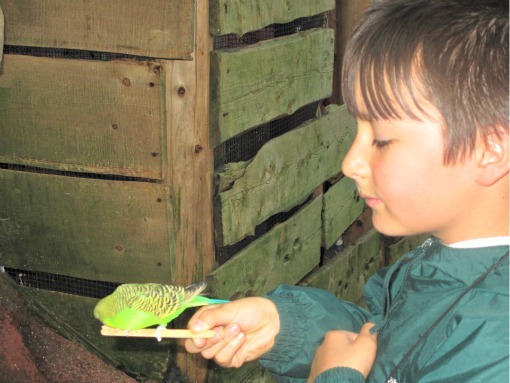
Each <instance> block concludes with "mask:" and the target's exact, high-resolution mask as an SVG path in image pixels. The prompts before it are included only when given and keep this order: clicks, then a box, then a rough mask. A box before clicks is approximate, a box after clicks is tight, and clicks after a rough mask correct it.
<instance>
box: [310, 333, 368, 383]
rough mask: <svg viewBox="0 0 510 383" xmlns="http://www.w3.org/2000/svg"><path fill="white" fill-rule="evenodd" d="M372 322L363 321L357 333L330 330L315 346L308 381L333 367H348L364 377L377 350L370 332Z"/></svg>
mask: <svg viewBox="0 0 510 383" xmlns="http://www.w3.org/2000/svg"><path fill="white" fill-rule="evenodd" d="M373 326H374V324H373V323H365V325H363V327H362V328H361V331H360V333H359V334H356V333H353V332H349V331H339V330H335V331H330V332H328V333H327V334H326V336H325V338H324V342H323V343H322V344H321V345H320V346H319V347H318V348H317V351H316V352H315V357H314V359H313V362H312V369H311V373H310V377H309V378H308V383H311V382H313V381H314V380H315V378H316V377H317V376H318V375H320V374H321V373H322V372H324V371H326V370H329V369H330V368H334V367H350V368H353V369H355V370H358V371H359V372H361V373H362V374H363V376H364V377H365V379H366V377H367V376H368V374H369V373H370V370H371V369H372V365H373V364H374V360H375V354H376V351H377V338H376V335H375V334H374V335H372V334H370V329H371V328H372V327H373Z"/></svg>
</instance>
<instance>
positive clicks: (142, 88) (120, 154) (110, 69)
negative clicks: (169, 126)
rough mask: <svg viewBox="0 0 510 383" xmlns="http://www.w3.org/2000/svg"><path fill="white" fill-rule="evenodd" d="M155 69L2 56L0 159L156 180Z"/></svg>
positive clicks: (160, 161)
mask: <svg viewBox="0 0 510 383" xmlns="http://www.w3.org/2000/svg"><path fill="white" fill-rule="evenodd" d="M161 72H162V71H161V68H160V65H159V64H157V63H153V62H135V61H110V62H103V61H92V60H63V59H56V58H44V57H32V56H19V55H10V54H7V55H5V56H4V62H3V65H2V74H1V75H0V110H1V111H2V118H0V132H2V135H1V139H0V162H3V163H11V164H19V165H28V166H36V167H41V168H49V169H56V170H66V171H75V172H87V173H95V174H117V175H125V176H135V177H142V178H154V179H161V178H162V173H163V172H164V169H163V167H164V166H165V161H164V154H165V152H166V148H165V143H164V142H163V129H164V123H163V122H164V121H163V116H162V114H161V110H162V109H163V104H164V99H165V93H164V82H165V79H164V73H161Z"/></svg>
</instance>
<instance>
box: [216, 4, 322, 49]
mask: <svg viewBox="0 0 510 383" xmlns="http://www.w3.org/2000/svg"><path fill="white" fill-rule="evenodd" d="M326 24H327V18H326V14H325V13H320V14H318V15H315V16H311V17H303V18H300V19H296V20H294V21H291V22H290V23H285V24H272V25H269V26H267V27H265V28H262V29H259V30H257V31H253V32H248V33H246V34H244V35H243V36H239V35H236V34H234V33H230V34H228V35H221V36H215V37H214V39H213V49H215V50H219V49H229V48H240V47H243V46H246V45H250V44H255V43H258V42H259V41H263V40H269V39H274V38H276V37H281V36H288V35H291V34H293V33H297V32H300V31H305V30H308V29H313V28H324V27H326Z"/></svg>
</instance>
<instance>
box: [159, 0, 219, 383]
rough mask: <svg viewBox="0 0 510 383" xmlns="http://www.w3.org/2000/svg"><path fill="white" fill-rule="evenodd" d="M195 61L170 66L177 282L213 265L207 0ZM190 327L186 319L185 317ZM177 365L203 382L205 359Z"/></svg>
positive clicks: (185, 358) (181, 356)
mask: <svg viewBox="0 0 510 383" xmlns="http://www.w3.org/2000/svg"><path fill="white" fill-rule="evenodd" d="M195 14H196V23H195V36H196V41H195V46H194V52H193V55H192V57H193V61H183V60H175V61H166V60H162V66H164V67H165V69H166V70H167V72H166V73H167V74H168V77H167V82H166V100H167V101H166V116H167V132H168V134H167V146H168V148H169V150H168V162H169V164H171V166H170V168H169V172H168V174H167V177H166V178H165V179H164V181H163V182H164V183H165V184H166V185H168V187H169V188H170V190H171V192H172V196H171V207H172V217H173V219H172V222H173V224H172V227H171V235H172V237H173V238H175V244H174V249H175V252H174V254H175V270H176V283H177V284H181V285H187V284H191V283H192V282H196V281H198V280H204V278H205V275H206V274H207V273H209V272H211V271H212V269H213V267H214V262H215V255H214V237H213V218H212V211H213V208H212V200H213V181H212V179H213V163H214V158H213V150H212V148H211V146H210V144H209V96H210V89H209V73H210V65H209V52H210V50H211V43H212V42H211V36H210V34H209V1H208V0H197V1H196V10H195ZM178 323H181V325H182V326H184V327H185V326H186V318H185V317H184V318H182V322H178ZM176 363H177V366H178V367H179V368H180V369H181V371H183V372H184V373H185V374H186V376H187V378H188V381H190V382H198V383H204V382H205V380H206V375H207V360H205V359H203V358H202V357H201V356H199V355H196V354H195V355H192V354H189V353H187V352H185V350H184V349H183V348H178V353H177V359H176Z"/></svg>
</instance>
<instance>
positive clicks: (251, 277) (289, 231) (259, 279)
mask: <svg viewBox="0 0 510 383" xmlns="http://www.w3.org/2000/svg"><path fill="white" fill-rule="evenodd" d="M321 210H322V196H320V197H318V198H315V199H314V200H312V202H310V203H308V204H307V205H306V206H304V207H303V208H302V209H300V210H299V211H298V212H297V213H296V214H295V215H293V216H292V217H291V218H289V219H288V220H287V221H285V222H282V223H280V224H278V225H276V226H275V227H273V228H272V229H271V230H270V231H269V232H267V233H266V234H264V235H263V236H262V237H260V238H258V239H256V240H255V241H253V242H252V243H250V244H249V245H248V246H247V247H246V248H244V249H243V250H241V251H240V252H239V253H238V254H236V255H235V256H234V257H233V258H231V259H230V260H228V261H227V262H226V263H225V264H223V265H222V266H220V267H219V268H218V269H216V270H214V271H213V272H212V273H210V274H209V275H208V276H207V284H208V286H209V289H210V292H211V295H212V296H214V297H219V298H222V299H236V298H240V297H244V296H258V295H263V294H265V293H267V292H268V291H270V290H272V289H274V288H275V287H276V286H278V285H279V284H281V283H285V284H291V285H294V284H296V283H298V282H299V281H300V280H301V279H303V277H304V276H305V275H306V274H308V273H309V272H310V271H311V270H312V269H313V268H314V267H316V266H317V265H318V264H319V262H320V252H321V251H320V247H321Z"/></svg>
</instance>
